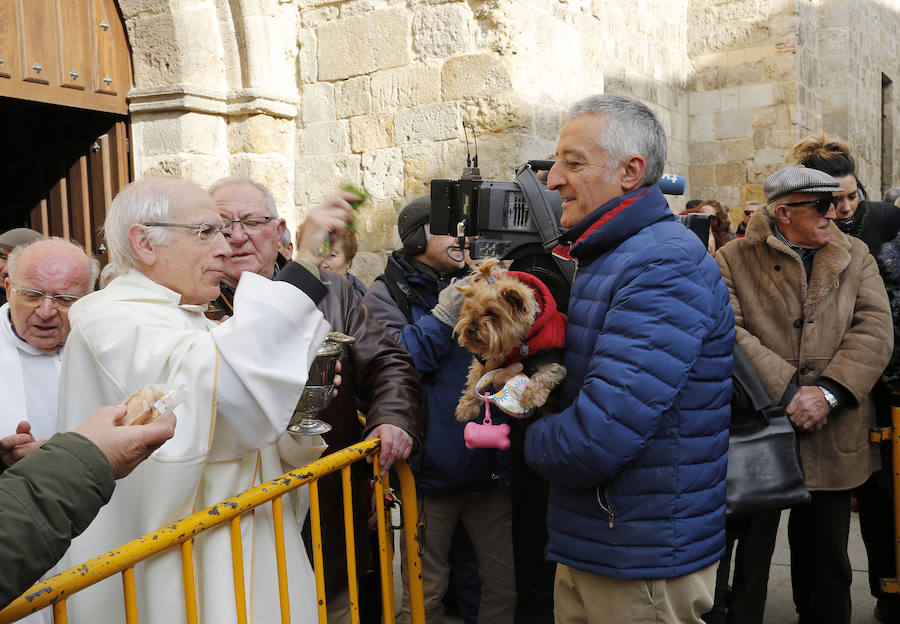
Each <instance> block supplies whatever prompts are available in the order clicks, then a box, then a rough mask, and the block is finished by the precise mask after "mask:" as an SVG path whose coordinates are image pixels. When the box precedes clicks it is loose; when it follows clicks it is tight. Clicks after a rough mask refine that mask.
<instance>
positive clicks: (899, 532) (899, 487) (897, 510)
mask: <svg viewBox="0 0 900 624" xmlns="http://www.w3.org/2000/svg"><path fill="white" fill-rule="evenodd" d="M889 433H890V443H891V444H892V448H891V452H892V457H893V460H894V462H893V464H894V471H893V475H892V477H893V480H894V566H895V567H894V578H882V579H880V580H881V591H883V592H885V593H889V594H900V393H897V392H895V393H893V395H892V396H891V428H890V432H889Z"/></svg>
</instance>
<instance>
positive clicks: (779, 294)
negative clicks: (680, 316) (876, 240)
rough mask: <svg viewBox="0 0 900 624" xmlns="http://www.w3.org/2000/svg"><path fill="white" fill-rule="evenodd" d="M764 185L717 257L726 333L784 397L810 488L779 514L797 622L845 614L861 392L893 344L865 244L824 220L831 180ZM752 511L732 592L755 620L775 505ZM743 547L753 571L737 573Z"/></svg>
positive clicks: (862, 452) (861, 435) (869, 420)
mask: <svg viewBox="0 0 900 624" xmlns="http://www.w3.org/2000/svg"><path fill="white" fill-rule="evenodd" d="M763 190H764V192H765V195H766V202H767V203H766V208H765V210H758V211H757V212H756V213H755V214H754V215H753V216H752V217H751V219H750V223H749V224H748V226H747V232H746V236H745V237H744V238H741V239H738V240H736V241H733V242H731V243H729V244H728V245H726V246H725V247H723V248H722V249H720V250H719V252H718V253H717V255H716V259H717V261H718V263H719V267H720V268H721V269H722V275H723V277H724V278H725V283H726V284H727V286H728V290H729V293H730V295H731V305H732V306H733V308H734V316H735V338H736V341H737V343H738V344H739V345H740V347H741V348H742V349H743V350H744V352H745V353H746V354H747V356H748V357H749V358H750V361H751V362H752V364H753V366H754V368H755V369H756V371H757V373H758V374H759V377H760V380H761V381H762V384H763V387H764V388H765V390H766V392H767V394H768V395H769V399H770V400H771V401H772V403H773V404H780V405H783V406H785V407H786V410H785V411H786V413H787V415H788V418H789V419H790V421H791V423H792V424H793V425H794V429H795V431H796V434H797V440H798V443H799V446H800V455H801V458H802V460H803V467H804V471H805V474H806V485H807V488H808V489H809V490H810V493H811V495H812V501H811V502H810V504H808V505H804V506H802V507H797V508H794V509H792V510H791V512H790V519H789V521H788V539H789V542H790V547H791V580H792V585H793V594H794V603H795V605H796V607H797V612H798V613H799V616H800V619H799V621H800V622H801V623H805V622H817V623H818V622H841V623H848V622H850V579H851V570H850V561H849V559H848V556H847V538H848V533H849V523H850V490H851V489H853V488H854V487H856V486H858V485H860V484H862V483H863V482H865V481H866V479H867V478H868V477H869V475H870V474H871V473H872V472H873V471H875V470H877V469H878V467H879V455H878V447H877V446H876V445H875V444H872V443H870V442H869V428H870V427H873V426H874V425H875V412H874V408H873V404H872V398H871V396H870V391H871V390H872V386H873V385H874V384H875V382H876V380H877V379H878V377H879V376H880V375H881V372H882V370H884V367H885V365H886V364H887V362H888V359H889V357H890V354H891V349H892V348H893V345H894V341H893V326H892V322H891V313H890V308H889V306H888V300H887V295H886V293H885V289H884V284H883V283H882V281H881V277H880V275H879V272H878V267H877V265H876V264H875V259H874V258H873V257H872V256H871V255H870V254H869V252H868V249H867V247H866V245H865V244H863V243H862V242H860V241H859V240H858V239H856V238H854V237H852V236H846V235H844V234H843V233H841V231H840V230H839V229H838V228H837V227H836V226H834V225H833V223H832V222H833V221H834V219H835V217H836V212H835V203H836V202H835V199H834V197H833V193H834V192H838V191H840V190H841V189H840V185H839V184H838V182H837V180H835V179H834V178H833V177H831V176H830V175H828V174H826V173H824V172H822V171H818V170H815V169H808V168H806V167H788V168H786V169H781V170H780V171H776V172H775V173H773V174H772V175H770V176H769V177H768V178H767V179H766V181H765V183H764V185H763ZM758 516H759V517H754V518H751V519H750V527H751V533H750V535H748V537H747V540H748V541H747V542H745V543H744V544H742V546H741V547H739V551H738V560H737V563H736V573H735V574H736V578H735V584H734V587H733V592H734V593H733V597H732V598H733V601H734V603H733V604H734V609H733V612H734V613H735V614H737V613H738V612H740V613H743V614H745V616H747V617H750V615H749V614H750V612H756V613H758V619H755V618H751V619H747V620H744V619H742V620H741V621H754V619H755V621H760V622H761V621H762V613H763V607H764V604H765V586H766V585H765V584H766V580H767V577H768V569H769V563H770V560H771V555H772V550H773V548H774V545H775V534H776V532H777V529H778V521H779V516H780V514H779V513H778V512H776V513H774V514H772V513H766V514H759V515H758ZM749 540H752V542H753V543H752V544H751V543H750V541H749ZM742 541H743V538H742ZM741 548H743V549H744V550H745V551H746V553H747V556H748V557H751V556H752V558H753V565H752V566H751V568H753V569H744V570H743V571H742V572H741V574H740V575H739V574H738V572H737V570H740V569H741V568H742V563H741V557H742V553H741ZM747 579H749V580H747ZM754 579H755V580H754ZM739 602H740V607H739V606H738V603H739ZM735 621H737V620H735Z"/></svg>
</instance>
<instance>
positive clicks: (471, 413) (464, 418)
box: [456, 399, 481, 422]
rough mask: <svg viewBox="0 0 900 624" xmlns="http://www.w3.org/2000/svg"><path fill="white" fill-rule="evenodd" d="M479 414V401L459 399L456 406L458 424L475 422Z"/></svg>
mask: <svg viewBox="0 0 900 624" xmlns="http://www.w3.org/2000/svg"><path fill="white" fill-rule="evenodd" d="M480 413H481V401H477V400H475V401H473V400H469V399H460V401H459V403H458V404H457V405H456V420H458V421H459V422H469V421H470V420H475V419H476V418H478V416H479V414H480Z"/></svg>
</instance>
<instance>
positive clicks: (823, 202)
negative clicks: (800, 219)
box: [781, 197, 838, 215]
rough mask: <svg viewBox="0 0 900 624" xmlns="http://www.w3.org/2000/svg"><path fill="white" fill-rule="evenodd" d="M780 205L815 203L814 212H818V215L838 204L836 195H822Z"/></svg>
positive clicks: (825, 212)
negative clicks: (817, 197)
mask: <svg viewBox="0 0 900 624" xmlns="http://www.w3.org/2000/svg"><path fill="white" fill-rule="evenodd" d="M781 205H782V206H791V207H794V206H811V205H815V207H816V212H818V213H819V214H820V215H824V214H828V211H829V210H831V208H832V207H833V206H837V205H838V199H837V197H822V198H819V199H810V200H808V201H801V202H789V203H784V204H781Z"/></svg>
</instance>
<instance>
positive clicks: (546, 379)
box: [519, 364, 566, 410]
mask: <svg viewBox="0 0 900 624" xmlns="http://www.w3.org/2000/svg"><path fill="white" fill-rule="evenodd" d="M565 376H566V368H565V367H564V366H563V365H562V364H545V365H544V366H542V367H540V368H539V369H538V371H537V372H536V373H535V374H534V375H532V376H531V379H529V380H528V384H527V385H526V386H525V390H523V391H522V398H520V399H519V404H520V405H521V406H522V407H524V408H525V409H529V410H530V409H533V408H536V407H540V406H542V405H543V404H544V403H546V402H547V397H548V396H550V393H551V392H552V391H553V389H554V388H555V387H556V386H558V385H559V384H560V382H562V380H563V379H564V378H565Z"/></svg>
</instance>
